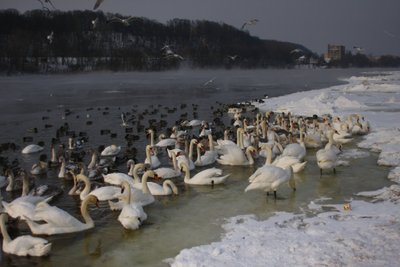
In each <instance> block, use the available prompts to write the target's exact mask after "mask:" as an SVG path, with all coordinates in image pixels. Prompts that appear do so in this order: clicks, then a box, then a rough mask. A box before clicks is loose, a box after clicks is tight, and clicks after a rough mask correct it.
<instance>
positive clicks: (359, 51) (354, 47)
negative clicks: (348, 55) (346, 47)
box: [353, 46, 364, 53]
mask: <svg viewBox="0 0 400 267" xmlns="http://www.w3.org/2000/svg"><path fill="white" fill-rule="evenodd" d="M353 49H354V50H356V51H357V53H361V52H362V51H364V48H362V47H359V46H353Z"/></svg>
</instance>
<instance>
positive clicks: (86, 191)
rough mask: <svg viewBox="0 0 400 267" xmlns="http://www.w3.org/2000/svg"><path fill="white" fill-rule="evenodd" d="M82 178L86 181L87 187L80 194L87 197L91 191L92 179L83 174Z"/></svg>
mask: <svg viewBox="0 0 400 267" xmlns="http://www.w3.org/2000/svg"><path fill="white" fill-rule="evenodd" d="M80 179H81V180H82V181H83V182H84V183H85V188H84V189H83V191H82V192H81V194H80V197H81V199H83V198H85V197H86V196H87V195H89V192H90V181H89V178H88V177H87V176H86V175H81V176H80Z"/></svg>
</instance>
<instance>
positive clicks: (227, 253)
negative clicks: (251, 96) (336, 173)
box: [166, 71, 400, 266]
mask: <svg viewBox="0 0 400 267" xmlns="http://www.w3.org/2000/svg"><path fill="white" fill-rule="evenodd" d="M346 81H347V82H348V84H345V85H338V86H333V87H330V88H325V89H320V90H313V91H307V92H299V93H294V94H291V95H286V96H281V97H276V98H270V99H265V100H264V103H255V105H257V107H258V108H259V109H260V111H264V112H265V111H270V110H273V111H275V112H292V113H294V114H298V115H306V116H312V115H313V114H317V115H323V114H331V115H332V116H340V117H344V116H346V115H349V114H353V113H358V114H362V116H364V117H366V119H367V120H368V121H369V122H370V124H371V128H372V131H371V133H370V134H368V135H366V136H365V137H364V140H363V141H361V142H360V143H358V144H357V146H359V147H361V148H365V149H369V150H371V151H374V152H379V153H380V154H379V158H378V162H377V164H378V165H383V166H390V167H393V169H391V171H390V172H389V174H388V179H390V180H391V181H393V182H395V183H399V182H400V116H399V113H400V71H395V72H380V73H376V72H375V73H366V74H365V76H360V77H351V78H349V79H346ZM354 195H355V196H359V197H366V198H367V199H366V200H368V199H369V200H373V201H372V202H367V201H363V200H353V201H351V202H350V203H349V207H350V209H348V207H345V206H343V203H341V204H337V205H332V204H323V203H324V201H325V200H315V201H314V202H312V203H310V205H309V206H308V207H307V208H306V209H305V210H304V212H303V213H302V214H292V213H285V212H276V213H275V214H274V215H273V216H272V217H270V218H269V219H268V220H265V221H258V220H257V219H256V218H255V216H253V215H246V216H236V217H233V218H229V219H227V222H226V224H224V225H223V228H224V230H225V234H223V236H222V237H221V241H218V242H214V243H211V244H208V245H203V246H198V247H193V248H189V249H184V250H182V251H181V252H180V253H179V254H178V255H177V256H176V257H175V258H172V259H167V260H166V262H167V263H169V264H170V265H171V266H324V265H326V266H343V265H350V266H396V265H398V259H399V256H398V251H399V249H400V231H399V229H400V206H399V205H398V204H397V203H398V201H399V199H400V186H399V185H397V184H393V185H392V186H390V187H385V188H382V189H380V190H376V191H373V192H372V191H371V192H354ZM371 198H372V199H371ZM373 202H375V203H373ZM346 204H347V203H346Z"/></svg>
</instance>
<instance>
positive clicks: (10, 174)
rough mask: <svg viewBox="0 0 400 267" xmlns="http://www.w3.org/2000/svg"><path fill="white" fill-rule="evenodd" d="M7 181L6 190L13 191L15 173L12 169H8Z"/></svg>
mask: <svg viewBox="0 0 400 267" xmlns="http://www.w3.org/2000/svg"><path fill="white" fill-rule="evenodd" d="M7 181H8V186H7V188H6V191H12V190H13V189H14V173H13V172H12V170H9V171H8V175H7Z"/></svg>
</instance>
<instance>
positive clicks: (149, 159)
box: [144, 145, 161, 169]
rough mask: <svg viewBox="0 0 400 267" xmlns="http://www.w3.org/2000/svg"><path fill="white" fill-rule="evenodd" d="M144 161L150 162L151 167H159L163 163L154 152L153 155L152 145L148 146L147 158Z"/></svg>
mask: <svg viewBox="0 0 400 267" xmlns="http://www.w3.org/2000/svg"><path fill="white" fill-rule="evenodd" d="M144 163H147V164H149V165H150V168H151V169H155V168H158V167H159V166H160V165H161V162H160V160H159V159H158V157H157V156H156V155H154V154H153V155H152V147H151V146H150V145H147V146H146V159H145V161H144Z"/></svg>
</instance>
